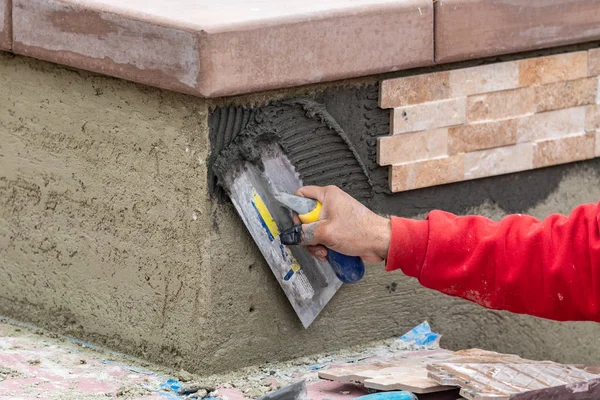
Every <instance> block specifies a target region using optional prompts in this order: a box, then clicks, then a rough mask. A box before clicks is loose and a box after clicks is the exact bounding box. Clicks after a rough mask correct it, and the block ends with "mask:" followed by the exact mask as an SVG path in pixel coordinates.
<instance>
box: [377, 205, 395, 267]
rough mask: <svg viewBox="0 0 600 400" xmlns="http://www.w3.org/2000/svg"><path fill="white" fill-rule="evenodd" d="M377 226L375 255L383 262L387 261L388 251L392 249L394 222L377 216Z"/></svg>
mask: <svg viewBox="0 0 600 400" xmlns="http://www.w3.org/2000/svg"><path fill="white" fill-rule="evenodd" d="M376 217H377V220H376V224H375V227H376V229H375V238H374V241H373V242H374V243H375V248H374V249H373V251H374V253H375V254H377V256H378V257H380V258H381V259H382V260H385V259H387V256H388V251H389V249H390V241H391V238H392V220H391V219H390V218H386V217H382V216H381V215H377V216H376Z"/></svg>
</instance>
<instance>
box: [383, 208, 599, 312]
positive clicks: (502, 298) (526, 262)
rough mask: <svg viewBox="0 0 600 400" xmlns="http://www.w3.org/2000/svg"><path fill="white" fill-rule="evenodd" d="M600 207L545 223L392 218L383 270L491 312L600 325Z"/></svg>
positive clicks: (438, 214)
mask: <svg viewBox="0 0 600 400" xmlns="http://www.w3.org/2000/svg"><path fill="white" fill-rule="evenodd" d="M599 206H600V205H596V204H587V205H583V206H580V207H578V208H576V209H575V210H574V211H573V212H572V213H571V215H570V216H568V217H565V216H562V215H551V216H549V217H548V218H546V219H545V220H544V221H538V220H537V219H535V218H533V217H530V216H527V215H520V214H519V215H511V216H508V217H506V218H504V219H503V220H502V221H500V222H493V221H491V220H489V219H487V218H483V217H478V216H468V217H457V216H455V215H452V214H449V213H446V212H443V211H433V212H431V213H430V214H429V216H428V217H427V220H425V221H414V220H409V219H404V218H396V217H393V218H392V240H391V245H390V249H389V254H388V260H387V265H386V269H387V270H388V271H392V270H395V269H399V268H400V269H402V271H403V272H404V273H405V274H406V275H408V276H412V277H415V278H417V279H419V282H420V283H421V284H422V285H423V286H425V287H428V288H431V289H436V290H439V291H441V292H443V293H446V294H449V295H452V296H458V297H462V298H464V299H467V300H471V301H473V302H475V303H478V304H480V305H482V306H484V307H487V308H493V309H498V310H508V311H512V312H515V313H521V314H530V315H535V316H538V317H543V318H549V319H555V320H559V321H567V320H573V321H575V320H579V321H583V320H586V321H598V322H600V230H599V225H600V209H599Z"/></svg>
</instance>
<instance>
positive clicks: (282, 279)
mask: <svg viewBox="0 0 600 400" xmlns="http://www.w3.org/2000/svg"><path fill="white" fill-rule="evenodd" d="M260 151H261V153H260V154H261V163H262V166H260V167H259V166H257V165H255V164H253V163H250V162H248V161H240V163H241V165H240V164H239V163H238V164H236V165H232V166H231V167H230V168H229V170H228V171H227V173H226V176H225V177H224V178H223V184H224V186H225V188H226V190H227V192H228V194H229V197H230V198H231V201H232V202H233V204H234V206H235V208H236V210H237V212H238V214H239V215H240V217H241V218H242V220H243V221H244V224H245V225H246V228H247V229H248V231H249V232H250V234H251V235H252V238H253V239H254V242H255V243H256V244H257V246H258V248H259V249H260V251H261V253H262V255H263V256H264V258H265V259H266V261H267V263H268V264H269V267H270V268H271V271H272V272H273V274H274V275H275V277H276V278H277V280H278V281H279V284H280V285H281V287H282V288H283V291H284V292H285V294H286V296H287V298H288V299H289V301H290V303H291V304H292V307H293V308H294V310H295V311H296V314H297V315H298V317H299V318H300V321H301V322H302V325H303V326H304V327H305V328H307V327H308V326H309V325H310V324H311V323H312V322H313V321H314V320H315V318H316V317H317V315H318V314H319V313H320V312H321V310H322V309H323V308H324V307H325V305H326V304H327V303H328V302H329V300H331V298H332V297H333V295H334V294H335V292H336V291H337V290H338V289H339V288H340V286H341V285H342V282H341V281H340V280H339V279H338V278H337V277H336V276H335V273H334V272H333V269H332V268H331V266H330V265H329V264H328V263H326V262H322V261H319V260H318V259H316V258H315V257H313V256H311V255H310V253H309V252H308V251H307V250H306V249H305V248H304V247H301V246H292V247H287V246H285V245H283V244H282V243H281V240H280V238H279V233H280V231H282V230H283V229H285V228H288V227H290V226H292V225H293V224H294V221H293V218H292V213H291V212H290V210H289V209H287V207H284V206H283V205H282V204H280V203H279V201H277V200H276V199H275V196H274V195H275V194H276V193H278V192H281V193H294V191H295V190H296V189H298V188H300V187H302V180H301V179H300V177H299V176H298V174H297V173H296V171H295V169H294V166H293V165H292V164H291V162H290V161H289V160H288V158H287V156H286V155H285V154H284V153H283V151H282V150H281V148H280V147H279V145H277V144H274V143H271V144H262V145H261V150H260Z"/></svg>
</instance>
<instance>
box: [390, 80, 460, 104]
mask: <svg viewBox="0 0 600 400" xmlns="http://www.w3.org/2000/svg"><path fill="white" fill-rule="evenodd" d="M379 96H380V98H379V106H380V107H381V108H394V107H402V106H406V105H411V104H420V103H426V102H429V101H435V100H443V99H448V98H450V72H448V71H443V72H434V73H431V74H421V75H414V76H406V77H402V78H395V79H386V80H384V81H382V82H381V87H380V90H379Z"/></svg>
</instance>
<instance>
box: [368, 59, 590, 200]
mask: <svg viewBox="0 0 600 400" xmlns="http://www.w3.org/2000/svg"><path fill="white" fill-rule="evenodd" d="M599 75H600V49H593V50H589V51H579V52H572V53H565V54H557V55H551V56H545V57H536V58H528V59H523V60H516V61H509V62H503V63H496V64H488V65H481V66H477V67H470V68H462V69H456V70H451V71H443V72H435V73H430V74H423V75H416V76H409V77H402V78H396V79H389V80H385V81H383V82H382V83H381V90H380V106H381V107H382V108H390V109H391V124H390V127H391V132H390V133H391V134H390V136H385V137H381V138H379V139H378V149H377V156H378V157H377V160H378V163H379V164H380V165H382V166H387V165H389V166H390V179H389V181H390V189H391V190H392V191H393V192H400V191H405V190H412V189H418V188H423V187H427V186H435V185H440V184H445V183H451V182H458V181H463V180H469V179H475V178H483V177H487V176H495V175H501V174H506V173H512V172H519V171H525V170H529V169H533V168H540V167H547V166H551V165H557V164H564V163H568V162H573V161H580V160H585V159H590V158H594V157H598V156H600V105H599V104H600V84H599V80H600V77H599Z"/></svg>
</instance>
